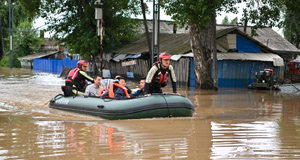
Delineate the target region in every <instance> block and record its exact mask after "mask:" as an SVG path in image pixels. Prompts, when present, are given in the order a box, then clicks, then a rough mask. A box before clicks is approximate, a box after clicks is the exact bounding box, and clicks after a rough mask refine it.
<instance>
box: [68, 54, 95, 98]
mask: <svg viewBox="0 0 300 160" xmlns="http://www.w3.org/2000/svg"><path fill="white" fill-rule="evenodd" d="M86 67H87V63H86V62H85V61H84V60H80V61H78V62H77V67H76V68H74V69H72V70H71V71H70V72H69V74H68V76H67V78H66V80H65V86H62V90H63V92H64V95H65V96H71V95H74V94H75V95H84V92H85V88H86V86H87V85H86V82H85V81H86V80H87V81H90V82H92V83H93V82H94V79H93V78H92V77H90V76H88V75H87V74H86V73H85V71H86Z"/></svg>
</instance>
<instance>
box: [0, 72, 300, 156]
mask: <svg viewBox="0 0 300 160" xmlns="http://www.w3.org/2000/svg"><path fill="white" fill-rule="evenodd" d="M127 82H128V83H127V84H128V86H129V87H130V88H137V86H138V83H137V82H130V80H127ZM63 84H64V80H63V79H61V78H58V75H56V74H49V73H33V72H32V71H31V70H26V69H17V68H14V69H13V70H9V69H8V68H3V67H0V159H41V158H49V159H53V158H57V159H70V158H74V159H149V158H151V159H230V158H232V159H238V158H240V159H256V158H258V159H262V158H266V159H275V158H277V159H288V158H295V159H299V158H300V120H299V117H300V93H299V92H280V91H272V90H247V89H246V88H245V89H244V88H243V89H233V88H220V89H219V91H218V92H214V91H206V90H195V88H189V87H179V88H178V91H179V93H180V94H182V95H185V96H186V97H187V98H189V99H190V100H191V101H192V102H193V103H194V105H195V106H196V109H195V114H194V116H193V117H192V118H155V119H137V120H105V119H101V118H99V117H93V116H88V115H83V114H77V113H72V112H66V111H60V110H56V109H51V108H49V107H48V104H49V100H50V99H51V98H52V97H54V96H55V95H57V94H59V93H62V91H61V89H60V86H61V85H63ZM164 91H165V92H169V93H171V92H172V89H171V85H168V86H167V88H165V89H164Z"/></svg>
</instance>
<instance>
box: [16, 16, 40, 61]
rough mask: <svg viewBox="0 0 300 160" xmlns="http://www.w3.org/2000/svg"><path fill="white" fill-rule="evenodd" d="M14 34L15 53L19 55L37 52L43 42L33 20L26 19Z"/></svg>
mask: <svg viewBox="0 0 300 160" xmlns="http://www.w3.org/2000/svg"><path fill="white" fill-rule="evenodd" d="M16 33H17V34H15V35H14V48H15V49H14V54H15V55H16V56H17V57H22V56H27V55H30V54H34V53H36V52H37V51H38V50H39V49H40V46H41V44H42V42H43V38H40V37H39V34H38V32H37V30H35V29H34V28H33V22H32V21H24V22H22V23H21V24H20V25H19V26H18V30H17V31H16Z"/></svg>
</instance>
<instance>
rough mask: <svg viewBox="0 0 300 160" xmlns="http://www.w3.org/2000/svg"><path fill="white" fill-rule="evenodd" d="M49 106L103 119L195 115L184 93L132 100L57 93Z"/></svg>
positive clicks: (192, 106)
mask: <svg viewBox="0 0 300 160" xmlns="http://www.w3.org/2000/svg"><path fill="white" fill-rule="evenodd" d="M49 106H50V108H55V109H60V110H65V111H72V112H77V113H84V114H89V115H93V116H99V117H101V118H104V119H110V120H115V119H140V118H155V117H192V116H193V113H194V109H195V106H194V105H193V103H192V102H191V101H190V100H189V99H187V98H185V97H184V96H179V95H173V94H155V95H151V96H149V97H137V98H131V99H110V98H99V97H85V96H70V97H65V96H64V95H62V94H59V95H56V96H55V97H54V98H53V99H51V100H50V104H49Z"/></svg>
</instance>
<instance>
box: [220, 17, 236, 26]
mask: <svg viewBox="0 0 300 160" xmlns="http://www.w3.org/2000/svg"><path fill="white" fill-rule="evenodd" d="M221 24H225V25H238V18H237V17H235V18H234V19H233V20H231V22H229V19H228V16H225V17H224V19H223V20H222V22H221Z"/></svg>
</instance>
